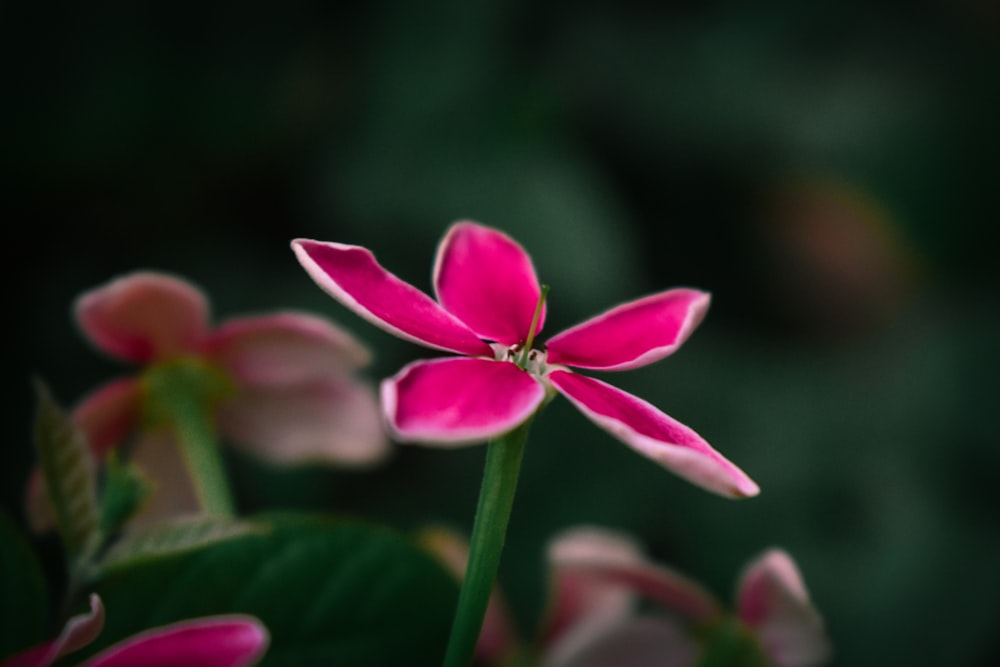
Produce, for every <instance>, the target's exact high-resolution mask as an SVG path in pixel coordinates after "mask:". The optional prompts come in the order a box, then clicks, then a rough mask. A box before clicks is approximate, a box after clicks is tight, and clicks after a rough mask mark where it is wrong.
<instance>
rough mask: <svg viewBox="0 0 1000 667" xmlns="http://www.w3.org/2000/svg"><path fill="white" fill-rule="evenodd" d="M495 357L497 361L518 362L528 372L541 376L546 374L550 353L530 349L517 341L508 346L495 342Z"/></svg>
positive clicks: (493, 346)
mask: <svg viewBox="0 0 1000 667" xmlns="http://www.w3.org/2000/svg"><path fill="white" fill-rule="evenodd" d="M491 347H492V348H493V355H494V356H493V358H494V359H496V360H497V361H509V362H510V363H512V364H517V365H518V366H520V367H521V368H523V369H524V370H525V371H527V372H528V373H531V374H532V375H534V376H535V377H538V378H541V377H542V376H543V375H545V360H546V359H547V358H548V354H547V353H546V352H545V350H539V349H528V350H527V351H526V346H525V345H523V344H522V343H517V344H515V345H511V346H510V347H507V346H506V345H503V344H502V343H493V344H492V346H491Z"/></svg>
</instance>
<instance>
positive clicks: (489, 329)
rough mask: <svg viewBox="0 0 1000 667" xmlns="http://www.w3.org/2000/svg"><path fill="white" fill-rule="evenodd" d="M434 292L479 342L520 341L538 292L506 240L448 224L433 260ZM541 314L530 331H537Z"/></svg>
mask: <svg viewBox="0 0 1000 667" xmlns="http://www.w3.org/2000/svg"><path fill="white" fill-rule="evenodd" d="M434 290H435V293H436V294H437V297H438V301H440V302H441V305H443V306H444V307H445V308H446V309H447V310H448V312H449V313H451V314H453V315H455V316H456V317H457V318H458V319H460V320H462V321H463V322H465V323H466V324H467V325H468V326H469V328H471V329H472V330H473V331H475V332H476V333H477V334H479V336H480V337H481V338H485V339H488V340H492V341H498V342H500V343H503V344H505V345H514V344H515V343H523V342H524V340H525V339H526V338H527V336H528V329H530V328H531V320H532V318H533V317H534V314H535V308H536V307H537V305H538V298H539V295H540V294H541V289H540V288H539V286H538V277H537V275H536V274H535V267H534V266H533V265H532V263H531V257H529V256H528V253H526V252H525V251H524V248H522V247H521V246H520V245H518V244H517V242H516V241H514V240H513V239H512V238H510V237H509V236H507V235H506V234H503V233H501V232H499V231H497V230H495V229H491V228H489V227H484V226H482V225H479V224H476V223H474V222H458V223H455V224H454V225H452V227H451V228H450V229H449V230H448V232H447V234H445V237H444V239H443V240H442V241H441V245H440V246H438V252H437V257H436V258H435V260H434ZM544 321H545V310H544V307H543V309H542V315H541V316H540V317H539V320H538V325H537V327H536V330H535V332H536V333H537V332H539V331H541V330H542V324H543V322H544Z"/></svg>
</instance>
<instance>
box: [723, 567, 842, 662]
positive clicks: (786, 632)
mask: <svg viewBox="0 0 1000 667" xmlns="http://www.w3.org/2000/svg"><path fill="white" fill-rule="evenodd" d="M737 604H738V607H739V615H740V619H741V620H742V621H743V623H745V624H746V625H747V626H748V627H750V628H751V629H752V630H753V631H754V634H756V635H757V637H758V639H759V640H760V642H761V645H762V646H763V647H764V651H765V652H766V653H767V654H768V656H770V658H771V660H772V661H773V662H774V664H775V665H776V666H777V667H809V666H810V665H818V664H821V663H823V662H824V661H825V660H826V659H827V658H828V657H829V654H830V644H829V640H828V638H827V636H826V632H825V630H824V629H823V619H822V618H821V617H820V615H819V612H817V611H816V609H815V607H813V605H812V603H811V602H810V600H809V593H808V592H807V591H806V587H805V584H804V583H803V582H802V576H801V575H800V574H799V570H798V568H797V567H796V566H795V561H793V560H792V558H791V557H790V556H789V555H788V554H787V553H785V552H784V551H782V550H780V549H771V550H769V551H767V552H766V553H764V554H763V555H762V556H761V557H759V558H758V559H757V560H755V561H754V562H753V563H751V564H750V565H749V566H748V567H747V569H746V570H745V571H744V574H743V576H742V577H741V579H740V584H739V591H738V593H737Z"/></svg>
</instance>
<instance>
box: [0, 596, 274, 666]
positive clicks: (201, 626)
mask: <svg viewBox="0 0 1000 667" xmlns="http://www.w3.org/2000/svg"><path fill="white" fill-rule="evenodd" d="M103 627H104V605H102V604H101V599H100V598H99V597H98V596H97V595H91V596H90V611H89V612H87V613H84V614H80V615H78V616H74V617H73V618H71V619H70V620H69V621H67V623H66V626H65V627H64V628H63V631H62V633H60V635H59V637H57V638H56V639H54V640H53V641H50V642H46V643H44V644H39V645H38V646H35V647H32V648H29V649H27V650H25V651H22V652H20V653H17V654H15V655H13V656H11V657H9V658H8V659H7V660H5V661H4V662H3V663H0V667H49V665H51V664H53V663H55V661H56V660H59V659H60V658H62V657H63V656H66V655H69V654H70V653H73V652H74V651H77V650H79V649H81V648H83V647H84V646H87V645H88V644H90V643H91V642H93V641H94V640H95V639H96V638H97V636H98V635H99V634H100V633H101V630H102V629H103ZM268 641H269V636H268V632H267V628H265V627H264V626H263V625H262V624H261V622H260V621H258V620H257V619H256V618H254V617H252V616H241V615H228V616H208V617H204V618H196V619H192V620H188V621H181V622H179V623H173V624H171V625H165V626H162V627H159V628H153V629H152V630H147V631H146V632H141V633H139V634H137V635H133V636H131V637H129V638H128V639H125V640H123V641H121V642H118V643H117V644H115V645H114V646H112V647H110V648H108V649H106V650H104V651H101V652H100V653H99V654H97V655H95V656H94V657H93V658H91V659H90V660H87V661H86V662H84V663H82V664H81V665H80V667H135V666H136V665H144V667H173V666H174V665H187V666H189V667H244V666H246V665H253V664H255V663H256V662H257V661H258V660H259V659H260V657H261V656H262V655H263V654H264V651H265V650H267V644H268Z"/></svg>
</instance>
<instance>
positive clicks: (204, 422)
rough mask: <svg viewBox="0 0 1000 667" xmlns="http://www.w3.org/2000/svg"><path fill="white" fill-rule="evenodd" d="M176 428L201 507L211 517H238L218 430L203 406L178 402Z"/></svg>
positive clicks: (175, 408)
mask: <svg viewBox="0 0 1000 667" xmlns="http://www.w3.org/2000/svg"><path fill="white" fill-rule="evenodd" d="M173 408H174V428H175V431H176V433H177V440H178V441H179V442H180V445H181V452H183V454H184V462H185V463H186V464H187V467H188V470H189V471H190V473H191V476H192V477H193V478H194V486H195V491H196V492H197V494H198V500H199V501H200V502H201V505H202V507H204V508H205V510H206V511H207V512H208V513H210V514H217V515H220V516H234V515H235V514H236V510H235V504H234V502H233V497H232V493H231V492H230V490H229V480H228V479H227V477H226V470H225V467H224V466H223V463H222V454H221V452H220V451H219V443H218V441H217V440H216V437H215V428H214V427H213V425H212V422H211V420H210V419H209V416H208V414H206V412H207V411H206V410H205V409H204V407H203V406H201V405H199V404H198V402H197V401H193V400H190V399H189V400H183V399H181V400H176V401H175V402H174V405H173Z"/></svg>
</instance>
